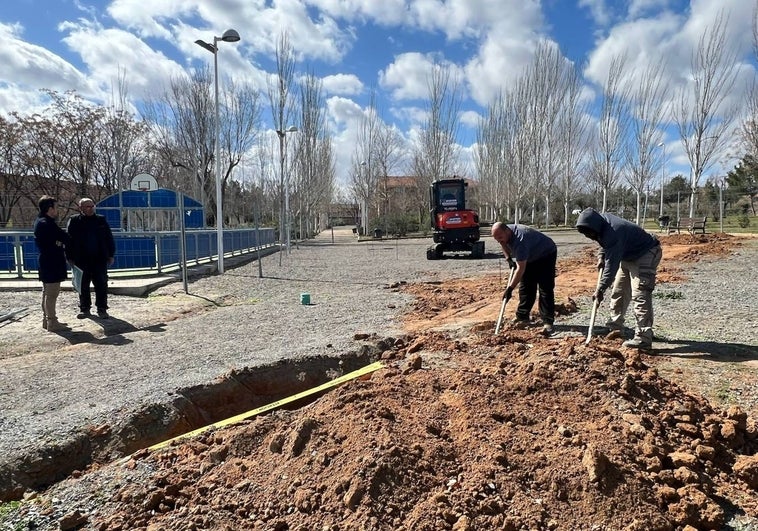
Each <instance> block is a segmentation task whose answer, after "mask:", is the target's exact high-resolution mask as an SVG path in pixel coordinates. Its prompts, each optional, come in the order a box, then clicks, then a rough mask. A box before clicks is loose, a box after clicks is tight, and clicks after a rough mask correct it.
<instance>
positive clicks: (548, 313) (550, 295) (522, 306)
mask: <svg viewBox="0 0 758 531" xmlns="http://www.w3.org/2000/svg"><path fill="white" fill-rule="evenodd" d="M557 257H558V253H557V252H555V253H551V254H549V255H547V256H545V257H543V258H540V259H539V260H535V261H533V262H527V263H526V269H525V270H524V276H523V277H521V282H520V283H519V288H518V298H519V301H518V308H517V309H516V317H518V318H519V319H529V313H530V312H531V311H532V306H534V299H535V298H537V289H538V288H539V293H540V302H539V309H540V317H541V318H542V322H543V323H550V324H553V321H554V320H555V261H556V258H557Z"/></svg>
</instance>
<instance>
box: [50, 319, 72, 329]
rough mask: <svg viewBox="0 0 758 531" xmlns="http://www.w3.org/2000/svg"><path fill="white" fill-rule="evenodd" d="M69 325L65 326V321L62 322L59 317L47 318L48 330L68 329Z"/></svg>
mask: <svg viewBox="0 0 758 531" xmlns="http://www.w3.org/2000/svg"><path fill="white" fill-rule="evenodd" d="M67 329H68V327H67V326H65V323H61V322H60V321H58V320H57V319H48V320H47V331H48V332H62V331H63V330H67Z"/></svg>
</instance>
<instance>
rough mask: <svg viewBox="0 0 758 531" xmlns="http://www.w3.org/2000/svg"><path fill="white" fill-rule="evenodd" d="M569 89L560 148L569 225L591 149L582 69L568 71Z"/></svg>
mask: <svg viewBox="0 0 758 531" xmlns="http://www.w3.org/2000/svg"><path fill="white" fill-rule="evenodd" d="M566 81H567V87H566V88H567V92H566V99H565V105H564V109H563V112H562V113H561V115H560V116H559V121H560V124H559V127H558V129H559V135H560V136H559V140H558V150H559V157H560V160H561V164H560V168H561V171H560V175H559V177H558V185H559V186H560V190H561V197H562V202H563V225H564V226H567V225H568V220H569V207H570V205H571V201H572V200H573V198H574V196H575V194H576V193H577V192H578V189H579V184H580V183H581V178H580V175H581V173H582V168H583V166H584V160H585V157H586V155H587V151H588V147H589V146H588V141H589V139H588V137H587V130H588V126H589V103H588V102H585V101H583V100H582V98H581V92H582V85H581V79H580V77H579V73H578V72H577V70H576V69H575V68H572V69H571V70H570V71H569V72H568V73H567V80H566Z"/></svg>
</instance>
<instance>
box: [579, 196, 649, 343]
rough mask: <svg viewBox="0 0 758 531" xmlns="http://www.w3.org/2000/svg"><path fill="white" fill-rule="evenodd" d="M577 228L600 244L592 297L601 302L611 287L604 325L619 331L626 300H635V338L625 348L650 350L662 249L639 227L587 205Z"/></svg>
mask: <svg viewBox="0 0 758 531" xmlns="http://www.w3.org/2000/svg"><path fill="white" fill-rule="evenodd" d="M576 229H577V230H578V231H579V232H581V233H582V234H584V235H585V236H587V237H588V238H589V239H591V240H595V241H596V242H598V243H599V244H600V247H601V249H600V253H599V255H598V269H600V268H602V270H603V273H602V276H601V278H600V282H599V284H598V287H597V290H596V291H595V293H594V295H593V296H592V298H593V300H595V301H597V303H598V304H600V303H601V302H602V301H603V293H604V292H605V290H606V289H608V288H609V287H611V285H612V286H613V289H612V290H611V300H610V303H611V319H610V320H609V321H608V323H607V325H608V326H609V327H610V328H613V329H617V330H621V329H623V327H624V315H625V314H626V310H627V308H629V303H630V302H632V301H633V302H634V307H633V310H634V316H635V318H636V321H637V325H636V327H635V330H634V338H633V339H630V340H628V341H625V342H624V346H625V347H632V348H637V349H640V350H650V349H651V348H652V345H653V288H655V275H656V273H657V271H658V264H659V263H660V262H661V257H662V256H663V252H662V251H661V244H660V242H659V241H658V238H656V237H655V236H653V235H652V234H650V233H649V232H647V231H645V230H644V229H642V228H641V227H640V226H638V225H636V224H634V223H631V222H629V221H626V220H625V219H621V218H620V217H618V216H614V215H613V214H607V213H606V214H600V213H599V212H597V211H596V210H594V209H592V208H587V209H585V210H583V211H582V213H581V214H579V219H577V222H576Z"/></svg>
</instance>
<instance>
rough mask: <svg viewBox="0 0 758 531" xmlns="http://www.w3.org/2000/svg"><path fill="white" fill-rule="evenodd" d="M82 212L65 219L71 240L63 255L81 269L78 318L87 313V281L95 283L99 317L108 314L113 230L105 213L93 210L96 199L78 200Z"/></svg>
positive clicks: (88, 314)
mask: <svg viewBox="0 0 758 531" xmlns="http://www.w3.org/2000/svg"><path fill="white" fill-rule="evenodd" d="M79 210H80V211H81V213H80V214H79V215H78V216H74V217H73V218H71V219H70V220H69V221H68V235H69V237H70V238H71V244H70V245H69V246H68V247H67V248H66V257H67V258H68V259H69V261H71V262H73V264H74V265H76V266H77V267H78V268H79V269H81V270H82V286H81V293H79V310H80V311H79V314H78V315H77V316H76V317H77V318H79V319H85V318H87V317H89V316H90V309H91V308H92V297H91V295H90V282H91V283H92V285H94V286H95V306H96V307H97V315H98V317H100V318H101V319H107V318H108V317H109V316H108V312H107V310H108V266H110V265H112V264H113V260H114V258H113V257H114V255H115V254H116V244H115V242H114V241H113V233H112V232H111V228H110V227H109V226H108V222H107V221H106V220H105V217H104V216H101V215H99V214H95V202H94V201H93V200H92V199H90V198H88V197H85V198H82V199H80V200H79Z"/></svg>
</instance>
